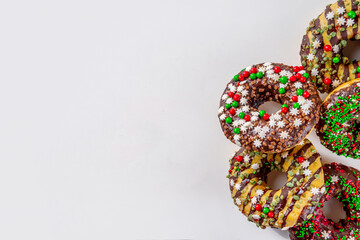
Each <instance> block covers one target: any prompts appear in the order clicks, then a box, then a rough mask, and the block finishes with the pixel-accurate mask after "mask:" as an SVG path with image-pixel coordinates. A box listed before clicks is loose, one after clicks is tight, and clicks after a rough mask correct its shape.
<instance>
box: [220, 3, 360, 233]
mask: <svg viewBox="0 0 360 240" xmlns="http://www.w3.org/2000/svg"><path fill="white" fill-rule="evenodd" d="M359 24H360V1H355V0H339V1H337V2H336V3H334V4H330V5H328V6H326V9H325V11H324V12H323V13H321V14H320V15H319V17H318V18H316V19H313V20H312V21H311V22H310V25H309V27H308V28H307V30H306V34H305V35H304V37H303V40H302V43H301V49H300V56H301V66H288V65H285V64H282V63H272V62H266V63H260V64H254V65H251V66H248V67H246V68H244V69H242V70H241V71H240V72H239V73H237V74H236V75H235V76H234V77H233V78H232V79H231V81H230V82H229V83H228V84H227V85H226V88H225V90H224V92H223V94H222V96H221V100H220V108H219V112H218V117H219V120H220V124H221V128H222V130H223V132H224V134H225V136H226V137H227V138H228V139H229V140H230V141H231V142H233V143H235V144H236V145H238V146H239V147H240V150H239V151H238V152H236V153H235V155H234V156H233V157H232V158H231V159H230V169H229V174H228V176H227V177H228V178H229V186H230V192H231V196H232V198H233V201H234V203H235V205H236V206H237V207H238V208H239V210H240V211H241V212H242V213H243V214H244V215H245V216H246V217H247V219H248V220H249V221H250V222H253V223H255V224H256V225H257V226H258V227H260V228H266V227H272V228H277V229H282V230H288V231H289V236H290V239H298V240H302V239H326V240H327V239H339V240H340V239H341V240H356V239H360V171H359V170H357V169H354V168H351V167H348V166H345V165H343V164H340V163H335V162H333V163H324V162H323V160H322V159H321V156H320V154H319V153H318V152H317V150H316V149H315V147H314V145H313V144H312V143H311V142H310V141H309V140H308V139H307V136H308V135H309V134H310V132H311V131H312V130H313V129H314V128H315V129H316V133H317V135H318V136H319V139H320V142H321V143H322V144H323V145H324V146H325V147H326V148H327V149H329V150H330V151H332V152H333V153H334V154H337V155H339V156H345V157H349V158H353V159H359V158H360V61H359V62H356V61H353V62H350V61H349V59H348V58H347V57H345V56H344V55H343V54H342V50H343V49H344V48H345V46H346V45H347V43H348V41H349V40H355V39H356V40H359V39H360V31H359V30H360V29H359ZM319 92H321V93H328V96H327V97H326V98H325V100H324V101H322V100H321V99H320V97H319ZM269 101H274V102H277V103H279V104H280V105H281V107H280V108H279V109H278V111H277V112H275V113H272V114H270V113H267V112H266V111H265V110H264V109H262V107H261V106H262V104H263V103H265V102H269ZM334 156H336V155H334ZM272 171H278V172H284V173H286V175H287V182H286V184H285V185H284V186H283V187H282V188H280V189H272V188H271V187H269V185H268V183H267V180H268V174H269V173H270V172H272ZM331 198H336V199H338V200H340V201H341V203H342V204H343V208H344V211H345V212H346V217H345V218H344V219H341V220H340V221H338V222H335V221H333V220H331V219H328V218H327V217H326V216H325V214H324V213H323V211H322V207H323V206H324V202H326V201H328V200H330V199H331Z"/></svg>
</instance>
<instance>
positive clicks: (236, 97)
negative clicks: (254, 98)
mask: <svg viewBox="0 0 360 240" xmlns="http://www.w3.org/2000/svg"><path fill="white" fill-rule="evenodd" d="M233 99H234V101H237V102H238V101H240V95H239V94H235V95H234V97H233Z"/></svg>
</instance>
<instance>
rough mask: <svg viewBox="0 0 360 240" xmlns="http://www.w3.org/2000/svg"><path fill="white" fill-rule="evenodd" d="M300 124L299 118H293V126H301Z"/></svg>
mask: <svg viewBox="0 0 360 240" xmlns="http://www.w3.org/2000/svg"><path fill="white" fill-rule="evenodd" d="M301 124H302V121H301V119H299V118H295V120H294V126H295V127H299V126H301Z"/></svg>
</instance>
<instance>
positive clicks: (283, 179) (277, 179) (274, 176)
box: [266, 170, 287, 190]
mask: <svg viewBox="0 0 360 240" xmlns="http://www.w3.org/2000/svg"><path fill="white" fill-rule="evenodd" d="M286 183H287V175H286V173H284V172H280V171H276V170H273V171H271V172H270V173H269V174H268V175H267V178H266V184H267V185H268V186H269V187H270V188H271V189H272V190H278V189H280V188H282V187H284V186H285V184H286Z"/></svg>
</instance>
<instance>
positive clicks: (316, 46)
mask: <svg viewBox="0 0 360 240" xmlns="http://www.w3.org/2000/svg"><path fill="white" fill-rule="evenodd" d="M320 45H321V43H320V41H319V40H318V39H315V41H314V42H313V46H314V48H319V47H320Z"/></svg>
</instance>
